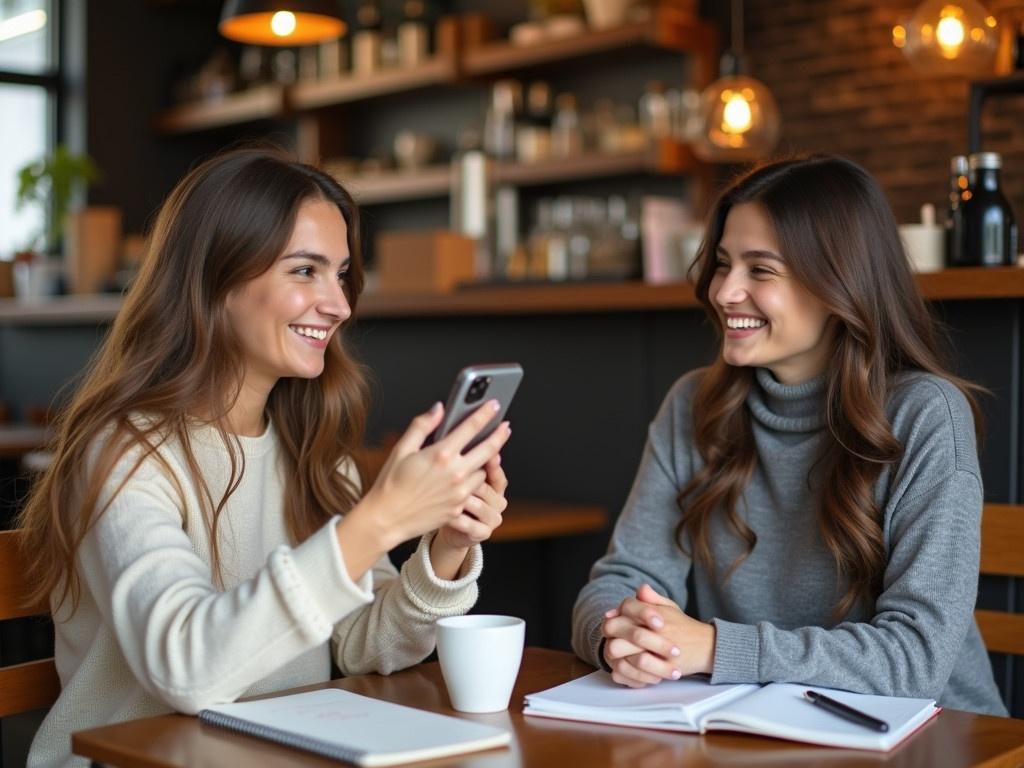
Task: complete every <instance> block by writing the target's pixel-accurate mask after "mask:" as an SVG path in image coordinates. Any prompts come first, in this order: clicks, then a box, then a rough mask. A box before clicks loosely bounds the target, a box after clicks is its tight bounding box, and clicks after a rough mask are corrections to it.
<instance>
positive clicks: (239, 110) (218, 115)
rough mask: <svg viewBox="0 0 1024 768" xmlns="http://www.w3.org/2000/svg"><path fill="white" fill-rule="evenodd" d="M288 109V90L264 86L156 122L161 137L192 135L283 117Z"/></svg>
mask: <svg viewBox="0 0 1024 768" xmlns="http://www.w3.org/2000/svg"><path fill="white" fill-rule="evenodd" d="M284 109H285V89H284V87H283V86H280V85H263V86H259V87H257V88H250V89H249V90H247V91H239V92H238V93H231V94H228V95H227V96H225V97H224V98H222V99H218V100H216V101H204V102H197V103H195V104H183V105H181V106H179V107H174V108H172V109H168V110H166V111H165V112H161V113H160V114H158V115H157V116H156V119H155V120H154V127H155V128H156V130H157V132H158V133H164V134H175V133H192V132H194V131H205V130H209V129H211V128H222V127H225V126H229V125H238V124H240V123H247V122H252V121H254V120H268V119H270V118H274V117H278V116H280V115H281V114H282V113H283V112H284Z"/></svg>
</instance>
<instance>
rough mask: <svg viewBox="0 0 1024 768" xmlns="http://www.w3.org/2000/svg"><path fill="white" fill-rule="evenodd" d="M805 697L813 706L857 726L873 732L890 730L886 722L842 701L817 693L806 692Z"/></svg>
mask: <svg viewBox="0 0 1024 768" xmlns="http://www.w3.org/2000/svg"><path fill="white" fill-rule="evenodd" d="M804 696H806V697H807V698H808V699H810V701H811V704H814V705H815V706H818V707H821V708H822V709H826V710H828V711H829V712H831V713H832V714H833V715H838V716H839V717H841V718H843V720H849V721H850V722H851V723H856V724H857V725H863V726H864V727H865V728H870V729H871V730H873V731H881V732H882V733H885V732H886V731H888V730H889V724H888V723H887V722H885V721H884V720H879V719H878V718H877V717H872V716H871V715H867V714H865V713H863V712H861V711H860V710H859V709H854V708H853V707H851V706H849V705H847V704H843V702H841V701H836V700H835V699H830V698H829V697H828V696H824V695H822V694H820V693H818V692H817V691H804Z"/></svg>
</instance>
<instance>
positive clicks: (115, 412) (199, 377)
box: [21, 149, 510, 766]
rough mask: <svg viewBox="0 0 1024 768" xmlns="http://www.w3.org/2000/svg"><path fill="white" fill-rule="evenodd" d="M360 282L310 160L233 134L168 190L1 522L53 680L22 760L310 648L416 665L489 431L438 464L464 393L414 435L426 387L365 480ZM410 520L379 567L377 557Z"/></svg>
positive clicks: (453, 584)
mask: <svg viewBox="0 0 1024 768" xmlns="http://www.w3.org/2000/svg"><path fill="white" fill-rule="evenodd" d="M362 286H363V274H362V268H361V260H360V251H359V222H358V217H357V210H356V207H355V204H354V203H353V201H352V198H351V197H350V196H349V194H348V193H347V192H346V191H345V190H344V189H342V188H341V187H340V186H339V185H338V184H337V182H335V181H334V180H333V179H331V178H330V177H329V176H327V175H325V174H323V173H321V172H319V171H317V170H316V169H314V168H311V167H309V166H306V165H302V164H299V163H296V162H293V161H291V160H289V159H288V158H287V157H285V156H283V155H281V154H280V153H277V152H273V151H268V150H262V149H247V150H240V151H234V152H231V153H227V154H224V155H221V156H219V157H217V158H214V159H213V160H210V161H208V162H206V163H204V164H203V165H201V166H199V167H198V168H196V169H195V170H194V171H192V172H191V173H189V174H188V176H186V177H185V178H184V179H183V180H182V182H181V183H180V184H179V185H178V187H177V188H176V189H175V190H174V191H173V192H172V194H171V196H170V197H169V199H168V200H167V202H166V203H165V204H164V206H163V209H162V210H161V212H160V215H159V217H158V219H157V221H156V225H155V227H154V230H153V232H152V236H151V239H150V244H149V250H148V253H147V255H146V258H145V260H144V262H143V265H142V270H141V273H140V275H139V277H138V279H137V280H136V282H135V284H134V285H133V287H132V289H131V290H130V291H129V293H128V295H127V297H126V299H125V302H124V305H123V308H122V310H121V312H120V313H119V315H118V317H117V320H116V321H115V323H114V326H113V328H112V329H111V331H110V334H109V336H108V337H107V339H106V341H105V343H104V345H103V348H102V350H101V352H100V353H99V355H98V357H97V358H96V360H95V361H94V363H93V365H92V367H91V369H90V371H89V373H88V375H87V376H86V378H85V379H84V381H83V383H82V385H81V387H80V388H79V390H78V393H77V395H76V396H75V398H74V400H73V401H72V403H71V404H70V406H69V407H68V408H67V410H66V411H65V412H64V414H63V417H62V420H61V422H60V425H59V433H58V437H57V440H56V446H55V455H54V461H53V464H52V466H51V467H50V469H49V470H48V471H47V472H46V474H45V475H44V477H43V478H42V479H41V480H40V482H39V483H38V484H37V485H36V487H35V489H34V492H33V494H32V496H31V498H30V500H29V502H28V505H27V507H26V509H25V512H24V514H23V516H22V519H21V524H22V526H23V527H24V528H25V530H26V532H27V540H28V545H27V546H28V551H29V560H30V562H32V563H33V574H32V575H33V576H34V579H35V583H36V585H37V592H36V595H35V596H34V597H36V598H38V597H48V598H49V601H50V606H51V609H52V611H53V616H54V620H55V627H56V650H55V653H56V663H57V671H58V673H59V675H60V680H61V686H62V691H61V695H60V698H59V699H58V700H57V703H56V704H55V705H54V707H53V709H52V710H51V711H50V713H49V715H48V716H47V718H46V720H45V721H44V722H43V724H42V727H41V728H40V730H39V732H38V734H37V735H36V738H35V741H34V743H33V745H32V749H31V752H30V756H29V765H31V766H63V765H76V764H78V763H79V762H84V761H78V760H77V759H76V758H73V757H72V755H71V753H70V746H71V741H70V735H71V733H72V732H74V731H77V730H81V729H83V728H90V727H94V726H99V725H103V724H107V723H113V722H118V721H123V720H128V719H132V718H138V717H145V716H149V715H154V714H158V713H162V712H167V711H170V710H178V711H181V712H186V713H195V712H197V711H199V710H200V709H202V708H204V707H206V706H208V705H211V704H217V703H222V702H228V701H232V700H234V699H236V698H238V697H240V696H248V695H253V694H257V693H264V692H268V691H277V690H281V689H285V688H290V687H294V686H298V685H304V684H309V683H316V682H323V681H326V680H327V679H328V678H329V676H330V670H331V661H332V659H333V660H334V662H335V663H336V664H337V666H338V667H339V668H340V669H341V671H342V672H344V673H346V674H357V673H364V672H373V671H376V672H381V673H385V674H386V673H388V672H391V671H392V670H396V669H400V668H402V667H406V666H409V665H411V664H415V663H417V662H419V661H421V660H422V659H423V658H424V657H426V656H427V655H428V654H429V653H430V652H431V650H432V649H433V647H434V621H435V619H437V618H438V617H440V616H447V615H452V614H460V613H464V612H465V611H467V610H468V609H469V608H470V607H471V606H472V605H473V603H474V601H475V599H476V594H477V591H476V590H477V588H476V579H477V577H478V575H479V573H480V569H481V553H480V547H479V542H481V541H483V540H485V539H487V538H488V537H489V536H490V534H491V532H492V531H493V530H494V528H495V527H497V526H498V525H499V524H500V523H501V513H502V511H503V510H504V508H505V504H506V502H505V499H504V491H505V487H506V485H507V482H506V479H505V475H504V473H503V472H502V470H501V466H500V456H499V453H498V452H499V450H500V449H501V447H502V445H503V444H504V443H505V441H506V440H507V439H508V436H509V433H510V431H509V428H508V425H507V424H502V425H501V426H500V427H499V428H498V429H497V430H496V431H495V432H494V433H493V435H492V436H491V437H489V438H488V439H487V440H486V441H484V442H483V443H481V444H480V445H479V446H478V447H476V448H474V449H473V450H471V451H469V452H468V453H466V454H465V455H462V448H463V447H464V446H465V445H466V444H467V443H468V442H469V441H470V440H471V439H472V438H473V437H474V436H475V434H476V432H477V431H478V430H479V429H480V428H482V427H483V426H484V425H485V424H486V423H487V421H489V420H490V419H491V418H492V417H493V413H494V411H493V408H494V404H493V403H490V402H489V403H485V404H484V405H483V406H482V407H481V408H480V409H479V410H478V411H477V412H476V413H475V414H474V415H473V416H472V417H470V419H468V420H467V421H465V422H464V423H463V424H462V425H461V426H460V427H459V428H458V429H456V430H455V431H453V432H452V433H451V434H450V435H449V436H448V437H446V438H445V439H443V440H440V441H438V442H437V443H435V444H433V445H430V446H426V447H425V446H424V442H425V441H426V438H427V437H428V436H429V435H430V433H431V432H432V431H433V430H434V428H435V427H437V425H438V424H439V423H440V420H441V417H442V408H441V406H440V404H437V405H435V406H434V407H433V408H432V409H431V410H430V411H428V412H427V413H424V414H421V415H420V416H418V417H416V418H415V419H414V420H413V422H412V424H411V425H410V426H409V428H408V430H407V431H406V433H405V434H404V435H403V436H402V438H401V439H400V440H399V441H398V443H397V445H396V446H395V448H394V450H393V452H392V453H391V455H390V457H389V458H388V460H387V462H386V463H385V465H384V467H383V469H382V470H381V472H380V474H379V476H378V478H377V480H376V482H375V483H374V484H373V486H372V487H370V488H369V489H367V490H366V491H365V493H363V491H362V489H361V487H360V480H359V475H358V472H357V471H356V469H355V466H354V464H353V462H352V460H351V458H350V457H351V456H352V455H353V452H354V450H355V449H356V448H357V447H358V446H359V445H360V444H361V442H362V437H363V426H364V422H365V417H366V409H367V405H366V402H367V390H366V385H365V374H364V372H363V370H362V368H361V367H360V366H359V364H358V363H356V362H355V361H354V360H353V358H352V355H351V353H350V351H349V347H348V343H347V341H346V338H345V334H344V332H343V331H344V327H345V324H346V322H347V321H349V320H350V319H351V317H352V315H353V313H354V311H355V307H356V303H357V301H358V298H359V293H360V291H361V289H362ZM414 537H422V538H421V539H420V543H419V547H418V549H417V550H416V552H415V554H414V555H413V556H412V557H411V558H410V559H409V561H408V562H407V563H406V564H405V566H404V567H403V568H402V572H401V573H400V574H399V573H397V572H396V570H395V568H394V567H393V566H392V565H391V563H390V562H389V560H388V558H387V552H388V550H390V549H391V548H392V547H394V546H395V545H397V544H398V543H400V542H402V541H405V540H407V539H410V538H414Z"/></svg>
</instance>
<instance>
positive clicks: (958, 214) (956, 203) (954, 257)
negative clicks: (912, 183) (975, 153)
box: [944, 155, 970, 267]
mask: <svg viewBox="0 0 1024 768" xmlns="http://www.w3.org/2000/svg"><path fill="white" fill-rule="evenodd" d="M967 186H968V180H967V155H955V156H954V157H953V158H951V159H950V161H949V201H948V203H947V206H946V220H945V222H944V224H945V230H946V265H947V266H950V267H962V266H965V265H967V264H969V263H970V262H969V261H968V259H967V254H966V253H965V252H964V211H963V194H964V192H966V191H967Z"/></svg>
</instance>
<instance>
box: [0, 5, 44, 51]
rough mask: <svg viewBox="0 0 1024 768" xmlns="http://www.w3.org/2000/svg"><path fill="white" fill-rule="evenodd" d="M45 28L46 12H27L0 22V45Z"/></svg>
mask: <svg viewBox="0 0 1024 768" xmlns="http://www.w3.org/2000/svg"><path fill="white" fill-rule="evenodd" d="M45 26H46V11H29V12H28V13H22V14H19V15H18V16H12V17H11V18H9V19H4V20H3V21H0V43H2V42H3V41H4V40H13V39H14V38H15V37H21V36H22V35H27V34H29V33H30V32H36V31H37V30H40V29H42V28H43V27H45Z"/></svg>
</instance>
